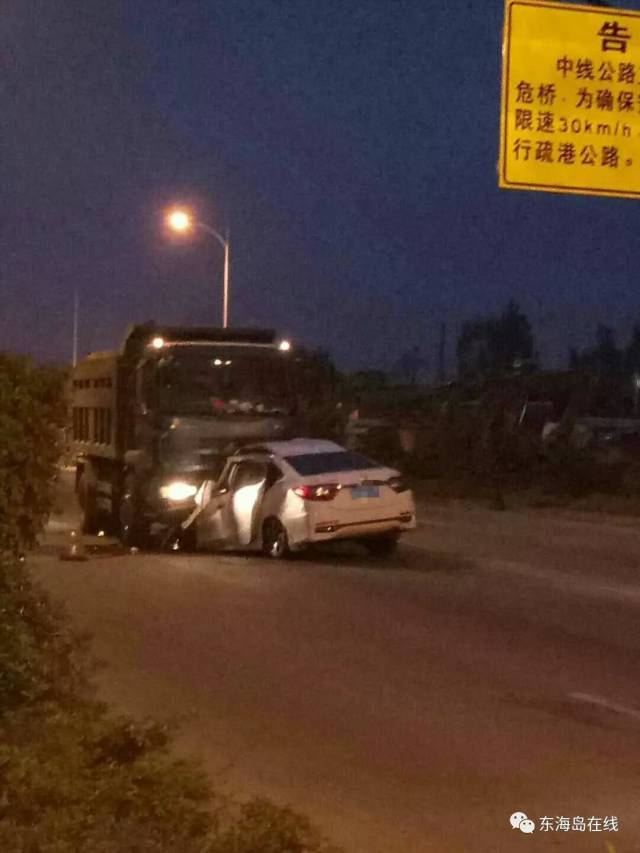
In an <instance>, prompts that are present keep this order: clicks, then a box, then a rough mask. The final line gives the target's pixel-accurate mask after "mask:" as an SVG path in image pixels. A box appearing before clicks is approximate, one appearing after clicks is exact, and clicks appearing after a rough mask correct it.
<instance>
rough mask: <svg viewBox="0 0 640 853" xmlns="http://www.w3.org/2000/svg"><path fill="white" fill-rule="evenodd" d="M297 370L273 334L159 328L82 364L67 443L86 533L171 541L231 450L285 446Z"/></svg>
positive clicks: (294, 410)
mask: <svg viewBox="0 0 640 853" xmlns="http://www.w3.org/2000/svg"><path fill="white" fill-rule="evenodd" d="M293 363H294V360H293V356H292V353H291V352H290V348H289V347H288V346H286V345H284V344H283V343H282V342H281V341H279V339H278V336H277V335H276V333H275V332H273V331H270V330H256V329H233V330H230V329H215V328H206V327H205V328H202V327H197V328H193V327H176V326H163V327H159V326H156V325H155V324H145V325H144V326H136V327H134V328H133V329H131V330H130V332H129V334H128V335H127V337H126V339H125V342H124V345H123V347H122V348H121V350H120V351H118V352H107V353H94V354H91V355H89V356H88V357H87V358H85V359H84V360H83V361H82V362H80V363H79V364H78V365H77V367H76V368H75V369H74V372H73V376H72V383H71V386H72V387H71V390H72V431H73V443H74V451H75V456H76V472H77V473H76V483H77V491H78V495H79V500H80V503H81V505H82V507H83V509H84V529H85V531H86V532H88V533H96V532H98V531H99V530H100V529H104V530H107V529H111V530H117V531H119V533H120V536H121V538H122V540H123V542H125V544H127V545H137V546H142V545H144V544H146V543H147V542H149V541H150V540H152V539H157V540H158V541H162V539H163V537H166V536H169V535H170V534H171V532H172V531H173V530H175V529H176V528H177V527H178V525H179V524H180V522H181V521H182V520H184V518H186V517H187V516H188V515H189V514H190V512H191V511H192V509H193V505H194V503H193V499H194V497H195V494H196V492H197V490H198V488H199V486H200V484H201V483H202V482H203V481H204V480H212V479H213V480H215V479H217V477H218V476H219V474H220V472H221V471H222V468H223V467H224V463H225V460H226V459H227V457H228V456H229V455H230V454H232V453H233V452H234V451H235V450H236V449H237V448H238V447H240V446H241V445H243V444H247V443H251V442H254V441H265V440H274V439H281V438H286V437H290V436H291V435H292V432H293V430H294V429H295V423H296V416H297V414H298V398H297V394H296V387H295V381H294V371H293Z"/></svg>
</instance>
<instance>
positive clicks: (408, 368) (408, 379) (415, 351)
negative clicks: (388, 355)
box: [393, 346, 427, 385]
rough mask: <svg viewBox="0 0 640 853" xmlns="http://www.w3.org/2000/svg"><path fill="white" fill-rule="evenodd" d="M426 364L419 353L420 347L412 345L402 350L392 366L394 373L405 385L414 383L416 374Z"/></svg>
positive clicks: (416, 378) (416, 379) (416, 377)
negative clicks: (404, 350)
mask: <svg viewBox="0 0 640 853" xmlns="http://www.w3.org/2000/svg"><path fill="white" fill-rule="evenodd" d="M426 365H427V362H426V360H425V359H424V358H423V357H422V356H421V355H420V347H417V346H414V347H411V349H408V350H406V352H403V353H402V355H401V356H400V358H399V359H398V361H397V362H396V364H395V366H394V370H393V372H394V374H396V375H397V376H398V378H399V379H400V380H401V381H403V382H405V383H406V384H407V385H415V384H416V382H417V381H418V375H419V374H420V371H421V370H423V369H424V368H425V367H426Z"/></svg>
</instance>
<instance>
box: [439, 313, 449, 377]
mask: <svg viewBox="0 0 640 853" xmlns="http://www.w3.org/2000/svg"><path fill="white" fill-rule="evenodd" d="M446 340H447V326H446V324H445V323H441V324H440V341H439V343H438V381H439V382H440V384H441V385H443V384H444V351H445V345H446Z"/></svg>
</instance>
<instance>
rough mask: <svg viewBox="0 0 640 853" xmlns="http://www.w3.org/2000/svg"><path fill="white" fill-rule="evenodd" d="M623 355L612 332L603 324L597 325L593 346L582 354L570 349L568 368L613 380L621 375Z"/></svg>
mask: <svg viewBox="0 0 640 853" xmlns="http://www.w3.org/2000/svg"><path fill="white" fill-rule="evenodd" d="M627 353H628V350H627ZM625 355H626V354H625V353H623V352H621V351H620V350H619V349H618V346H617V344H616V334H615V332H614V330H613V329H612V328H611V327H610V326H606V325H605V324H604V323H598V327H597V328H596V343H595V346H593V347H588V348H586V349H583V350H582V352H578V351H577V350H575V349H573V348H572V349H570V350H569V366H570V367H571V368H572V369H573V370H587V371H589V372H591V373H595V374H596V375H597V376H601V377H608V378H613V377H617V376H620V374H621V373H622V370H623V366H624V365H623V363H624V361H625V360H626V358H625Z"/></svg>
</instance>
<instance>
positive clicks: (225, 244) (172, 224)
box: [166, 208, 230, 329]
mask: <svg viewBox="0 0 640 853" xmlns="http://www.w3.org/2000/svg"><path fill="white" fill-rule="evenodd" d="M166 221H167V225H168V226H169V228H171V230H172V231H175V232H177V233H178V234H187V233H188V232H189V231H192V230H193V229H194V228H199V229H200V230H201V231H205V232H206V233H207V234H209V235H211V237H214V238H215V239H216V240H217V241H218V243H220V245H221V246H222V248H223V249H224V268H223V277H222V327H223V329H226V328H227V326H228V325H229V257H230V248H229V231H228V230H227V231H226V235H225V236H224V237H223V236H222V234H220V232H219V231H217V230H216V229H215V228H214V227H213V226H212V225H207V224H206V223H204V222H200V221H199V220H198V219H194V217H193V215H192V214H191V213H190V212H189V211H188V210H184V209H183V208H176V209H174V210H172V211H170V213H169V214H168V215H167V218H166Z"/></svg>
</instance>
